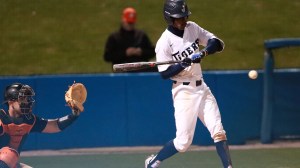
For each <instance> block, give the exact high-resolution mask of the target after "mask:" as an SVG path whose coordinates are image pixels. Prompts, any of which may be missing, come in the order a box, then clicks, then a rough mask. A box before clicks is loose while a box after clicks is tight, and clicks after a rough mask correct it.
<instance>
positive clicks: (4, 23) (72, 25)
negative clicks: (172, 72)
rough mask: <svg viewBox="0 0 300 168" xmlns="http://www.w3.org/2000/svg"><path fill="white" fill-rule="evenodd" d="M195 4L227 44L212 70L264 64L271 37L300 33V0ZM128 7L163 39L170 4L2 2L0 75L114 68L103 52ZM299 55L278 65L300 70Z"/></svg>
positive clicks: (138, 0) (202, 21)
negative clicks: (165, 13)
mask: <svg viewBox="0 0 300 168" xmlns="http://www.w3.org/2000/svg"><path fill="white" fill-rule="evenodd" d="M188 5H189V8H190V10H191V12H192V15H191V16H190V19H191V20H193V21H195V22H197V23H198V24H199V25H201V26H203V27H204V28H206V29H208V30H210V31H211V32H213V33H215V34H216V35H217V36H219V37H220V38H221V39H223V40H224V41H225V43H226V48H225V50H224V52H223V53H221V54H219V55H216V56H212V57H210V58H207V59H205V61H203V69H205V70H212V69H214V70H215V69H261V68H262V67H263V53H264V48H263V42H264V40H266V39H272V38H288V37H299V36H300V34H299V30H300V19H298V18H299V15H300V12H299V8H300V2H299V1H298V0H290V1H288V2H287V1H286V0H264V1H261V0H251V1H241V0H230V1H222V0H209V1H208V0H206V1H205V0H203V1H201V2H200V1H198V0H188ZM126 6H133V7H135V8H136V9H137V12H138V25H137V27H138V28H141V29H143V30H145V31H146V32H147V33H148V34H149V36H150V38H151V40H152V42H153V44H155V43H156V41H157V40H158V38H159V36H160V34H161V33H162V31H163V30H164V29H165V27H166V24H165V22H164V20H163V16H162V6H163V1H153V0H144V1H142V0H127V1H124V0H85V1H80V0H63V1H60V0H51V1H36V0H26V1H21V0H0V75H39V74H72V73H106V72H111V65H110V63H106V62H104V60H103V56H102V54H103V48H104V43H105V41H106V38H107V37H108V34H109V33H111V32H112V31H114V30H116V29H117V28H118V27H119V24H120V23H119V22H120V15H121V11H122V9H123V8H124V7H126ZM299 53H300V52H299V49H298V50H296V51H294V50H291V51H290V50H288V51H284V52H282V55H283V56H282V58H280V59H279V61H278V62H277V63H276V64H278V67H298V68H299V67H300V55H299ZM288 54H291V55H292V56H287V55H288ZM286 60H291V61H286Z"/></svg>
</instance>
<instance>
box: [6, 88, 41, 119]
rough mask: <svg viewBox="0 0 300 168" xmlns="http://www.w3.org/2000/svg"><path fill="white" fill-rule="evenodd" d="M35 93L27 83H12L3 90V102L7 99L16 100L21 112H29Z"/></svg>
mask: <svg viewBox="0 0 300 168" xmlns="http://www.w3.org/2000/svg"><path fill="white" fill-rule="evenodd" d="M34 96H35V93H34V91H33V89H32V88H31V87H30V86H29V85H25V84H21V83H13V84H11V85H9V86H7V87H6V89H5V92H4V103H6V104H7V102H8V101H18V102H19V105H20V109H21V114H25V115H26V114H29V113H31V112H32V107H33V105H34V102H35V100H34V99H33V97H34Z"/></svg>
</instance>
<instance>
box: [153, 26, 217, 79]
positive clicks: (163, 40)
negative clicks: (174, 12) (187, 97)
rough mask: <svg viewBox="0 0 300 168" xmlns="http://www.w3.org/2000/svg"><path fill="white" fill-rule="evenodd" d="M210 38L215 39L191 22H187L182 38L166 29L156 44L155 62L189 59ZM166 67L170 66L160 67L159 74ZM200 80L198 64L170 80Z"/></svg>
mask: <svg viewBox="0 0 300 168" xmlns="http://www.w3.org/2000/svg"><path fill="white" fill-rule="evenodd" d="M211 38H216V37H215V35H214V34H212V33H210V32H208V31H206V30H204V29H203V28H201V27H200V26H198V25H197V24H196V23H195V22H191V21H188V22H187V25H186V27H185V29H184V34H183V37H182V38H181V37H178V36H176V35H174V34H173V33H171V32H170V31H169V30H167V29H166V30H165V31H164V32H163V34H162V35H161V37H160V39H159V40H158V42H157V44H156V48H155V52H156V61H158V62H161V61H171V60H183V59H184V58H185V57H191V56H192V55H193V54H195V53H198V52H199V45H202V46H204V47H205V46H206V44H207V41H208V40H209V39H211ZM168 66H170V65H160V66H158V69H159V71H160V72H161V71H165V70H166V69H167V68H168ZM201 78H202V70H201V66H200V64H192V66H190V67H188V68H186V69H184V70H183V71H182V72H181V73H179V74H178V75H176V76H174V77H172V78H171V79H172V80H174V81H179V82H180V81H181V82H188V81H195V80H200V79H201Z"/></svg>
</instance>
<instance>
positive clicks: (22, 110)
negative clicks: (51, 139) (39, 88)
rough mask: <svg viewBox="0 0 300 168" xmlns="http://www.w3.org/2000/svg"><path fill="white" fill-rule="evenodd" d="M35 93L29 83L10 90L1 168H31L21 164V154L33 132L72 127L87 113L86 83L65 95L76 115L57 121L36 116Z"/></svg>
mask: <svg viewBox="0 0 300 168" xmlns="http://www.w3.org/2000/svg"><path fill="white" fill-rule="evenodd" d="M34 96H35V93H34V91H33V89H32V88H31V87H30V86H29V85H26V84H22V83H13V84H11V85H9V86H7V87H6V89H5V92H4V102H3V103H4V104H6V105H7V106H8V111H7V112H5V111H4V110H3V109H0V168H31V167H30V166H28V165H26V164H23V163H19V157H20V152H21V150H22V145H23V144H24V142H25V140H26V137H27V136H28V134H29V133H31V132H40V133H56V132H60V131H62V130H64V129H65V128H67V127H68V126H70V125H71V124H72V123H73V122H74V121H75V120H76V119H77V118H78V116H79V115H80V113H81V112H83V110H84V108H83V103H84V102H85V100H86V97H87V91H86V89H85V87H84V85H83V84H80V83H74V84H73V85H72V86H70V87H69V90H68V91H67V92H66V94H65V100H66V102H67V104H68V105H69V106H70V108H71V109H72V113H71V114H69V115H67V116H64V117H61V118H57V119H44V118H40V117H38V116H36V115H34V114H33V113H32V108H33V105H34V103H35V100H34V99H33V98H34Z"/></svg>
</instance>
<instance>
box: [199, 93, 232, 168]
mask: <svg viewBox="0 0 300 168" xmlns="http://www.w3.org/2000/svg"><path fill="white" fill-rule="evenodd" d="M206 94H207V96H206V97H207V99H206V101H205V103H204V104H203V105H202V107H201V108H203V110H202V112H200V113H199V118H200V120H201V121H202V123H203V124H204V125H205V126H206V127H207V129H208V131H209V132H210V135H211V137H212V139H213V140H214V142H215V145H216V150H217V153H218V155H219V157H220V159H221V161H222V164H223V167H224V168H232V161H231V157H230V154H229V147H228V143H227V137H226V132H225V130H224V128H223V125H222V122H221V114H220V111H219V107H218V104H217V101H216V99H215V97H214V96H213V94H212V93H211V91H210V90H207V92H206Z"/></svg>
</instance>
